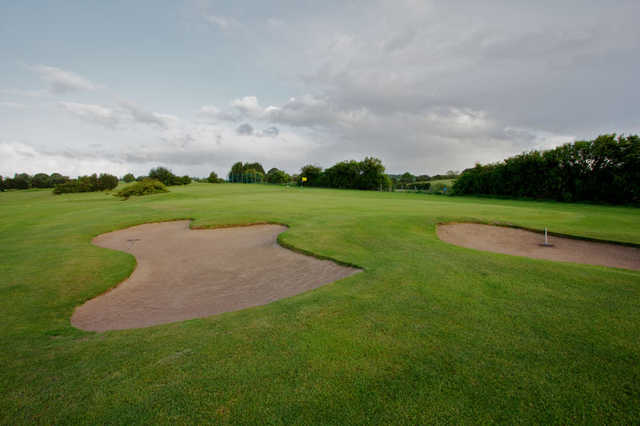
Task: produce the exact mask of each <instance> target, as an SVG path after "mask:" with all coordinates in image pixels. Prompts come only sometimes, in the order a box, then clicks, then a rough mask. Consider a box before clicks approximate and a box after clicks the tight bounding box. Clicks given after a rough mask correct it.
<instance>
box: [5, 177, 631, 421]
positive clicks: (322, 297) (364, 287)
mask: <svg viewBox="0 0 640 426" xmlns="http://www.w3.org/2000/svg"><path fill="white" fill-rule="evenodd" d="M179 218H192V219H194V222H193V226H199V227H209V226H218V225H228V224H246V223H251V222H277V223H285V224H287V225H289V226H290V229H289V230H288V231H286V232H285V233H284V234H281V236H280V238H281V240H282V242H283V244H285V245H288V246H293V247H295V248H297V249H300V250H305V251H308V252H312V253H314V254H317V255H319V256H327V257H330V258H334V259H337V260H339V261H342V262H345V263H349V264H356V265H359V266H361V267H363V268H364V269H365V272H363V273H360V274H356V275H354V276H352V277H349V278H347V279H344V280H341V281H338V282H336V283H333V284H329V285H327V286H324V287H321V288H319V289H316V290H313V291H310V292H307V293H304V294H301V295H298V296H295V297H292V298H289V299H285V300H280V301H277V302H275V303H272V304H269V305H266V306H262V307H257V308H251V309H247V310H243V311H238V312H231V313H226V314H222V315H217V316H213V317H209V318H205V319H196V320H190V321H185V322H180V323H174V324H169V325H162V326H156V327H151V328H146V329H137V330H128V331H114V332H107V333H89V332H83V331H80V330H77V329H75V328H73V327H71V326H70V324H69V317H70V316H71V313H72V312H73V309H74V307H75V306H78V305H79V304H81V303H83V302H84V301H86V300H88V299H90V298H92V297H94V296H96V295H98V294H100V293H102V292H104V291H106V290H107V289H109V288H111V287H113V286H115V285H116V284H117V283H119V282H120V281H121V280H123V279H124V278H126V277H127V276H128V275H129V274H130V273H131V272H132V270H133V268H134V266H135V260H134V258H133V257H131V256H130V255H128V254H125V253H122V252H116V251H110V250H106V249H101V248H98V247H95V246H93V245H91V244H90V241H91V238H92V237H94V236H96V235H98V234H101V233H104V232H107V231H111V230H115V229H119V228H124V227H128V226H131V225H135V224H140V223H144V222H151V221H162V220H170V219H179ZM464 220H473V221H481V222H505V223H511V224H515V225H519V226H524V227H528V228H536V229H542V228H544V227H545V226H548V227H549V229H550V230H552V231H555V232H559V233H565V234H572V235H576V236H582V237H588V238H598V239H606V240H616V241H623V242H629V243H640V210H638V209H634V208H625V207H606V206H595V205H579V204H560V203H548V202H525V201H508V200H491V199H482V198H466V197H464V198H455V197H443V196H430V195H424V194H411V193H376V192H359V191H341V190H325V189H312V188H305V189H300V188H287V187H280V186H265V185H241V184H225V185H211V184H192V185H188V186H186V187H172V189H171V192H170V193H167V194H155V195H150V196H148V197H141V198H135V199H134V198H132V199H130V200H129V201H127V202H122V201H119V200H118V199H117V198H116V197H113V196H110V195H105V194H101V193H86V194H68V195H62V196H53V195H52V194H51V192H50V191H28V192H22V191H12V192H7V193H0V259H2V260H1V261H0V347H1V348H2V351H1V352H0V366H2V368H1V370H0V396H1V398H0V422H1V423H4V424H26V423H28V424H33V423H47V424H50V423H59V424H64V423H74V424H75V423H119V424H142V423H145V424H149V423H177V424H187V423H189V424H193V423H207V422H219V423H237V424H251V423H297V424H309V423H323V424H348V423H405V424H406V423H411V424H416V423H453V422H455V423H489V422H501V423H565V424H566V423H600V424H601V423H627V424H630V423H637V422H638V421H639V420H640V338H639V337H638V336H640V273H639V272H633V271H626V270H620V269H611V268H604V267H598V266H588V265H576V264H569V263H556V262H550V261H544V260H532V259H526V258H521V257H514V256H506V255H500V254H492V253H484V252H479V251H474V250H469V249H464V248H460V247H456V246H452V245H449V244H445V243H443V242H441V241H439V240H438V239H437V238H436V236H435V226H436V224H437V223H439V222H449V221H464Z"/></svg>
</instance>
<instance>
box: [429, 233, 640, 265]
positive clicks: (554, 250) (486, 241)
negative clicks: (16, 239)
mask: <svg viewBox="0 0 640 426" xmlns="http://www.w3.org/2000/svg"><path fill="white" fill-rule="evenodd" d="M436 232H437V234H438V238H440V239H441V240H442V241H445V242H447V243H451V244H455V245H458V246H462V247H467V248H472V249H476V250H484V251H491V252H494V253H504V254H513V255H517V256H526V257H532V258H535V259H548V260H555V261H560V262H574V263H584V264H589V265H602V266H611V267H615V268H625V269H635V270H640V249H638V248H635V247H628V246H623V245H618V244H610V243H601V242H593V241H583V240H576V239H571V238H563V237H556V236H550V237H549V243H550V244H553V247H542V246H540V244H541V243H543V242H544V235H542V234H539V233H536V232H531V231H525V230H522V229H515V228H508V227H504V226H491V225H481V224H476V223H452V224H446V225H439V226H438V228H437V230H436Z"/></svg>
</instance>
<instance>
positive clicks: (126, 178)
mask: <svg viewBox="0 0 640 426" xmlns="http://www.w3.org/2000/svg"><path fill="white" fill-rule="evenodd" d="M122 180H123V181H125V182H126V183H131V182H133V181H134V180H136V177H135V176H134V175H133V173H127V174H126V175H124V176H122Z"/></svg>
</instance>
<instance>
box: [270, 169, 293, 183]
mask: <svg viewBox="0 0 640 426" xmlns="http://www.w3.org/2000/svg"><path fill="white" fill-rule="evenodd" d="M288 180H289V175H287V174H286V173H285V172H283V171H282V170H279V169H276V168H275V167H273V168H272V169H270V170H269V171H268V172H267V175H266V176H265V181H267V182H268V183H277V184H282V183H286V182H287V181H288Z"/></svg>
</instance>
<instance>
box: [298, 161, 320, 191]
mask: <svg viewBox="0 0 640 426" xmlns="http://www.w3.org/2000/svg"><path fill="white" fill-rule="evenodd" d="M321 176H322V168H321V167H318V166H314V165H311V164H307V165H306V166H304V167H302V168H301V169H300V183H302V178H303V177H306V178H307V181H306V182H305V183H304V185H305V186H320V184H321V182H320V178H321Z"/></svg>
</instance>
